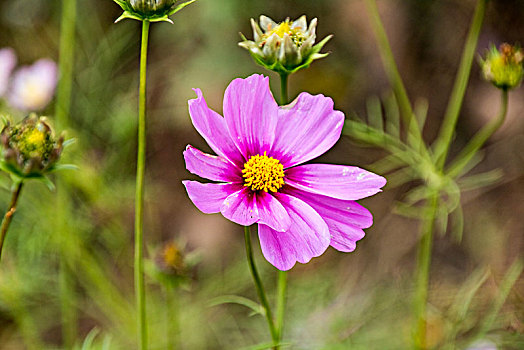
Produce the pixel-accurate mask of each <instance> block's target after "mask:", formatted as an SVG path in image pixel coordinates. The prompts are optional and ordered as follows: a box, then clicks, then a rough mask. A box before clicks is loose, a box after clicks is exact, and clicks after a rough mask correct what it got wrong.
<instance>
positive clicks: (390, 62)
mask: <svg viewBox="0 0 524 350" xmlns="http://www.w3.org/2000/svg"><path fill="white" fill-rule="evenodd" d="M366 5H367V11H368V13H369V15H370V17H371V23H372V26H373V31H374V33H375V37H376V39H377V45H378V50H379V53H380V57H381V59H382V63H383V65H384V70H385V71H386V75H387V76H388V80H389V82H390V84H391V86H392V88H393V92H394V94H395V97H396V98H397V101H398V104H399V107H400V111H401V116H402V117H403V118H404V123H405V124H406V125H407V126H408V128H409V132H410V133H411V134H412V135H413V136H415V137H416V139H417V144H419V145H422V144H423V141H422V132H421V130H420V127H419V125H418V122H417V120H416V118H415V114H414V113H413V108H412V107H411V102H410V100H409V97H408V94H407V92H406V88H405V86H404V82H403V81H402V77H401V76H400V73H399V71H398V67H397V64H396V62H395V57H394V56H393V51H392V50H391V45H390V44H389V40H388V36H387V34H386V30H385V29H384V25H383V24H382V20H381V19H380V14H379V12H378V7H377V3H376V2H375V0H366ZM421 150H422V151H423V152H424V154H425V155H426V153H427V150H426V149H425V147H423V148H421Z"/></svg>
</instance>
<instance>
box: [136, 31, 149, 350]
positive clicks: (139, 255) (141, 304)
mask: <svg viewBox="0 0 524 350" xmlns="http://www.w3.org/2000/svg"><path fill="white" fill-rule="evenodd" d="M148 39H149V21H142V46H141V49H140V87H139V92H138V155H137V166H136V192H135V293H136V306H137V309H138V319H137V321H138V324H137V327H138V337H139V338H138V339H139V344H140V349H141V350H145V349H147V318H146V292H145V284H144V257H143V255H144V253H143V246H144V237H143V233H144V232H143V229H144V227H143V218H144V173H145V162H146V67H147V45H148Z"/></svg>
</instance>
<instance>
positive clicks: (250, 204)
mask: <svg viewBox="0 0 524 350" xmlns="http://www.w3.org/2000/svg"><path fill="white" fill-rule="evenodd" d="M240 186H241V185H240ZM220 212H221V213H222V215H224V217H225V218H226V219H229V220H231V221H233V222H236V223H237V224H239V225H243V226H249V225H252V224H254V223H255V222H257V221H258V219H259V213H258V208H257V203H256V196H255V192H253V191H251V190H250V189H248V188H247V187H243V188H242V189H241V190H239V191H237V192H235V193H233V194H231V195H230V196H229V197H227V198H226V200H225V201H224V203H222V205H221V207H220Z"/></svg>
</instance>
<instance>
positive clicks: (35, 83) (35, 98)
mask: <svg viewBox="0 0 524 350" xmlns="http://www.w3.org/2000/svg"><path fill="white" fill-rule="evenodd" d="M57 82H58V68H57V66H56V63H55V62H53V61H52V60H50V59H46V58H44V59H40V60H38V61H36V62H35V63H34V64H33V65H31V66H25V67H22V68H19V69H18V70H16V71H15V72H14V73H13V76H12V79H11V84H10V86H9V91H8V93H7V100H8V102H9V104H10V105H12V106H13V107H15V108H17V109H19V110H21V111H24V112H27V111H31V112H34V111H40V110H42V109H44V108H45V107H46V106H47V105H48V104H49V102H50V101H51V99H52V98H53V95H54V93H55V88H56V84H57Z"/></svg>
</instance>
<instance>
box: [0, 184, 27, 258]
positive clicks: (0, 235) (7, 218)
mask: <svg viewBox="0 0 524 350" xmlns="http://www.w3.org/2000/svg"><path fill="white" fill-rule="evenodd" d="M22 185H23V182H22V181H20V182H18V183H17V184H16V187H15V189H14V190H13V194H12V196H11V203H9V208H8V209H7V212H6V213H5V215H4V219H3V220H2V226H1V228H0V259H2V248H3V246H4V241H5V236H6V235H7V230H8V229H9V224H10V223H11V220H13V215H14V214H15V211H16V203H17V202H18V197H20V192H21V191H22Z"/></svg>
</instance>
